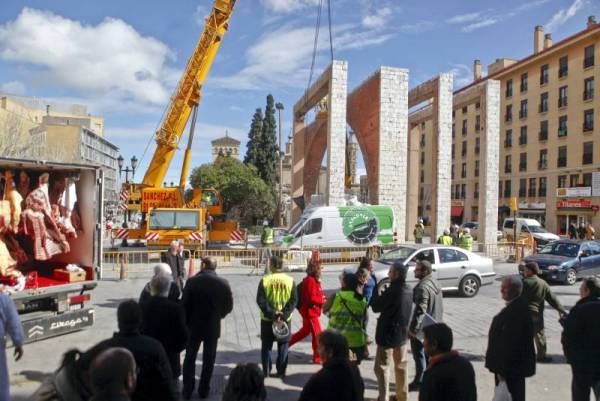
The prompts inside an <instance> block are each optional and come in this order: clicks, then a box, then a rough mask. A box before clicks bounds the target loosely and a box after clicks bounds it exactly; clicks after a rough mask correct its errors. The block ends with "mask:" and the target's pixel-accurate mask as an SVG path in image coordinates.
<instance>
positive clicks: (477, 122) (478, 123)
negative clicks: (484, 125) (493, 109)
mask: <svg viewBox="0 0 600 401" xmlns="http://www.w3.org/2000/svg"><path fill="white" fill-rule="evenodd" d="M475 131H476V132H479V131H481V116H480V115H476V116H475Z"/></svg>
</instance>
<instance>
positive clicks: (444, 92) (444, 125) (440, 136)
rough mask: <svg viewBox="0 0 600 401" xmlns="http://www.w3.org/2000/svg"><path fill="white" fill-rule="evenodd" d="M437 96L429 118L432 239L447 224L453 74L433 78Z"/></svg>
mask: <svg viewBox="0 0 600 401" xmlns="http://www.w3.org/2000/svg"><path fill="white" fill-rule="evenodd" d="M437 83H438V85H437V96H436V97H435V99H434V108H433V118H434V133H436V132H437V137H436V138H435V140H434V155H433V156H434V160H433V163H436V161H437V166H436V168H435V172H436V173H435V177H434V178H435V183H434V185H433V191H432V202H431V204H432V207H434V208H435V212H434V213H433V216H434V217H433V219H432V220H433V221H432V232H431V235H432V238H431V240H432V242H435V240H436V239H437V238H438V237H439V236H440V235H441V234H442V233H443V232H444V229H445V228H448V227H449V226H450V201H451V197H450V186H451V182H452V181H451V170H452V100H453V89H452V84H453V76H452V74H449V73H444V74H440V76H439V77H438V79H437Z"/></svg>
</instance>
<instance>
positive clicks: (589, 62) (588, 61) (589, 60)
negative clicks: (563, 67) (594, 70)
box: [583, 56, 594, 68]
mask: <svg viewBox="0 0 600 401" xmlns="http://www.w3.org/2000/svg"><path fill="white" fill-rule="evenodd" d="M593 66H594V56H591V57H585V58H584V59H583V68H590V67H593Z"/></svg>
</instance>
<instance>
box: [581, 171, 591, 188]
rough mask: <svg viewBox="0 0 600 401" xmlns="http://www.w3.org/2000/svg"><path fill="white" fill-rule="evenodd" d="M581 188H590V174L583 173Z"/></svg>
mask: <svg viewBox="0 0 600 401" xmlns="http://www.w3.org/2000/svg"><path fill="white" fill-rule="evenodd" d="M583 186H584V187H591V186H592V173H585V174H584V175H583Z"/></svg>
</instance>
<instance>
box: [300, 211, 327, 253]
mask: <svg viewBox="0 0 600 401" xmlns="http://www.w3.org/2000/svg"><path fill="white" fill-rule="evenodd" d="M323 237H324V236H323V219H322V218H321V217H319V218H315V219H310V220H308V221H307V222H306V224H304V227H303V228H302V230H301V231H300V241H295V242H296V244H297V245H300V246H302V247H304V246H315V245H321V244H322V243H323Z"/></svg>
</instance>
